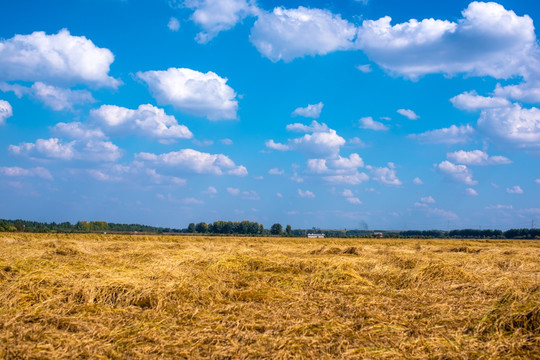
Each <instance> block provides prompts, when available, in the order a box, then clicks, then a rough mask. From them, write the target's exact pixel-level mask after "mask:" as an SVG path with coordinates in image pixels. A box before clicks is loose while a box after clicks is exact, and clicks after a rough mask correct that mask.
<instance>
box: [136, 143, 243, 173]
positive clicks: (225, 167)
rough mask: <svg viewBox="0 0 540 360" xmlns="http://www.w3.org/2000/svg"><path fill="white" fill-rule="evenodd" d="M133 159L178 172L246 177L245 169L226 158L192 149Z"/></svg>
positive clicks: (145, 155)
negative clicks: (170, 168)
mask: <svg viewBox="0 0 540 360" xmlns="http://www.w3.org/2000/svg"><path fill="white" fill-rule="evenodd" d="M135 157H136V158H137V159H140V160H143V161H149V162H152V163H155V164H158V165H164V166H170V167H174V168H175V169H177V170H179V171H189V172H194V173H197V174H214V175H223V174H228V175H236V176H245V175H247V169H246V168H245V167H244V166H241V165H240V166H237V165H236V164H235V163H234V162H233V161H232V160H231V159H230V158H229V157H228V156H225V155H223V154H209V153H204V152H199V151H197V150H193V149H182V150H180V151H173V152H169V153H165V154H160V155H156V154H151V153H144V152H143V153H138V154H136V155H135Z"/></svg>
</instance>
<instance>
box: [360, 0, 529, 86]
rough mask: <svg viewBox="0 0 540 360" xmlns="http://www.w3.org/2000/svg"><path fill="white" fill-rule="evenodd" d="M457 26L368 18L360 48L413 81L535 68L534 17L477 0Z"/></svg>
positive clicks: (499, 74)
mask: <svg viewBox="0 0 540 360" xmlns="http://www.w3.org/2000/svg"><path fill="white" fill-rule="evenodd" d="M462 14H463V18H462V19H460V20H459V21H458V22H457V23H455V22H451V21H446V20H434V19H424V20H422V21H417V20H415V19H411V20H409V21H408V22H405V23H401V24H397V25H394V26H392V25H390V22H391V18H390V17H388V16H386V17H383V18H381V19H379V20H375V21H374V20H366V21H364V22H363V24H362V26H361V27H360V28H359V30H358V45H359V47H360V48H361V49H362V50H364V52H366V53H367V55H368V56H369V57H370V58H371V59H372V60H374V61H375V62H377V63H378V64H379V65H380V66H382V67H383V68H385V69H387V70H389V71H391V72H393V73H397V74H401V75H404V76H406V77H410V78H416V77H418V76H421V75H424V74H430V73H443V74H448V75H453V74H457V73H465V74H469V75H477V76H485V75H488V76H492V77H495V78H504V79H506V78H509V77H511V76H514V75H522V76H526V75H527V74H528V73H529V72H530V71H531V70H530V69H534V67H535V66H536V65H535V64H536V61H535V53H536V52H537V49H538V46H537V45H536V36H535V33H534V25H533V21H532V19H531V18H530V17H529V16H528V15H524V16H517V15H516V14H515V13H514V12H513V11H508V10H506V9H505V8H504V7H503V6H501V5H499V4H497V3H494V2H489V3H483V2H476V1H475V2H472V3H470V4H469V6H468V7H467V9H465V10H464V11H463V12H462Z"/></svg>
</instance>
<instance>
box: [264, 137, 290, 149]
mask: <svg viewBox="0 0 540 360" xmlns="http://www.w3.org/2000/svg"><path fill="white" fill-rule="evenodd" d="M265 145H266V147H267V148H269V149H272V150H278V151H287V150H289V146H288V145H285V144H280V143H277V142H275V141H274V140H271V139H270V140H267V141H266V142H265Z"/></svg>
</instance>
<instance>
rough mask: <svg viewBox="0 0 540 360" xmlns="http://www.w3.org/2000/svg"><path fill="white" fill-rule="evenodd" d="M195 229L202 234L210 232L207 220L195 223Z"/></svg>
mask: <svg viewBox="0 0 540 360" xmlns="http://www.w3.org/2000/svg"><path fill="white" fill-rule="evenodd" d="M195 231H196V232H198V233H201V234H205V233H207V232H208V224H207V223H205V222H200V223H198V224H197V225H195Z"/></svg>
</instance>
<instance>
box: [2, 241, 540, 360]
mask: <svg viewBox="0 0 540 360" xmlns="http://www.w3.org/2000/svg"><path fill="white" fill-rule="evenodd" d="M0 249H1V251H0V358H6V359H10V358H14V359H19V358H22V359H25V358H28V359H53V358H54V359H62V358H92V359H99V358H113V359H114V358H116V359H126V358H190V359H191V358H214V359H224V358H235V359H244V358H252V359H259V358H268V359H285V358H287V359H289V358H299V359H306V358H309V359H325V358H328V359H329V358H368V359H370V358H373V359H375V358H377V359H379V358H386V359H395V358H419V359H421V358H426V359H428V358H429V359H437V358H441V359H443V358H458V359H459V358H461V359H469V358H482V359H491V358H523V359H530V358H539V357H540V284H539V283H538V276H537V274H538V273H539V272H540V268H539V264H540V262H539V260H540V243H539V242H535V241H470V240H467V241H457V240H456V241H454V240H452V241H449V240H391V241H389V240H384V239H373V240H367V239H362V240H360V239H304V238H234V237H227V238H219V237H211V238H204V237H172V236H171V237H167V236H121V235H63V234H58V235H38V234H5V235H0Z"/></svg>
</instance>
